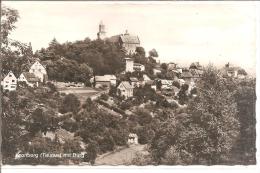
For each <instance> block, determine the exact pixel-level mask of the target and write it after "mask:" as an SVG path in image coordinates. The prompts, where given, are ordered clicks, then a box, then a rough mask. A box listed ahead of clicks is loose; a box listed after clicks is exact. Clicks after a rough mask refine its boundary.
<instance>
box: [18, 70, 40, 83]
mask: <svg viewBox="0 0 260 173" xmlns="http://www.w3.org/2000/svg"><path fill="white" fill-rule="evenodd" d="M39 81H40V79H39V78H37V77H36V76H35V75H34V74H33V73H29V72H23V73H22V74H21V75H20V76H19V78H18V82H25V83H26V84H27V85H28V86H30V87H38V86H39Z"/></svg>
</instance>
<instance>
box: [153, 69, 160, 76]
mask: <svg viewBox="0 0 260 173" xmlns="http://www.w3.org/2000/svg"><path fill="white" fill-rule="evenodd" d="M159 73H162V70H161V69H159V68H154V69H153V74H154V75H156V74H159Z"/></svg>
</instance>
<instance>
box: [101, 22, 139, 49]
mask: <svg viewBox="0 0 260 173" xmlns="http://www.w3.org/2000/svg"><path fill="white" fill-rule="evenodd" d="M98 28H99V30H98V33H97V38H98V39H100V40H107V41H109V42H112V43H115V44H118V45H119V46H120V47H121V48H123V49H125V51H126V54H134V53H135V51H136V48H137V47H140V40H139V37H138V36H136V35H131V34H129V33H128V31H127V30H126V32H125V34H119V35H114V36H112V37H106V31H105V25H104V24H103V22H102V21H101V22H100V24H99V27H98Z"/></svg>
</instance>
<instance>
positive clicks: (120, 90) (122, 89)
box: [117, 81, 134, 98]
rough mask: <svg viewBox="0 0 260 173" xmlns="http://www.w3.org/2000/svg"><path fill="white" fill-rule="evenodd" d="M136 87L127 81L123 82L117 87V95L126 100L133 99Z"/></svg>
mask: <svg viewBox="0 0 260 173" xmlns="http://www.w3.org/2000/svg"><path fill="white" fill-rule="evenodd" d="M133 89H134V87H133V86H132V85H130V83H129V82H127V81H122V82H121V83H120V84H119V85H118V87H117V94H118V95H120V96H124V97H125V98H129V97H133Z"/></svg>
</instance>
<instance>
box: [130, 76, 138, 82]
mask: <svg viewBox="0 0 260 173" xmlns="http://www.w3.org/2000/svg"><path fill="white" fill-rule="evenodd" d="M130 81H131V82H138V79H137V78H136V77H130Z"/></svg>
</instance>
